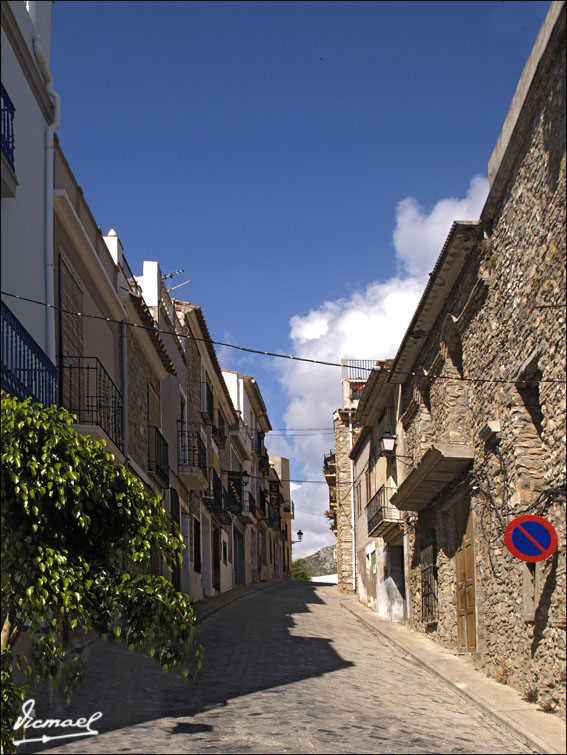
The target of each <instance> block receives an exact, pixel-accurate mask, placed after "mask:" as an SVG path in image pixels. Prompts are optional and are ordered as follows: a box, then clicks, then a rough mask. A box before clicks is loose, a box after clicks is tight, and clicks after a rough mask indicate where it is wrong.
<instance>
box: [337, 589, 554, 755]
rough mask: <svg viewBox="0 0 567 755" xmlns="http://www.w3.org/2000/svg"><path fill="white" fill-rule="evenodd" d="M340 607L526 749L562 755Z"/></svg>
mask: <svg viewBox="0 0 567 755" xmlns="http://www.w3.org/2000/svg"><path fill="white" fill-rule="evenodd" d="M340 605H341V606H342V608H344V609H345V610H346V611H348V612H349V613H350V614H351V615H352V616H354V618H355V619H357V620H358V621H360V622H361V624H364V626H365V627H367V628H368V629H370V630H371V631H372V632H374V634H377V635H379V636H380V637H381V638H385V639H386V640H387V641H388V642H390V643H392V645H395V646H396V647H397V648H398V649H400V650H402V651H403V652H404V653H405V654H406V655H408V656H410V657H411V658H412V660H414V661H415V662H416V663H418V664H419V665H420V666H423V668H425V669H427V670H428V671H429V672H430V673H432V674H435V676H436V677H438V678H439V679H441V680H442V681H443V682H445V683H446V684H448V685H449V686H450V687H451V689H452V690H454V691H455V692H457V693H458V694H459V695H461V697H464V698H465V699H467V700H468V701H469V702H472V703H473V704H474V705H475V706H476V707H477V708H479V709H480V710H481V711H482V712H483V713H485V714H486V715H488V716H490V717H491V718H492V719H493V720H494V721H496V722H497V723H499V724H500V725H501V726H504V727H506V728H507V729H508V730H509V731H510V732H511V733H512V734H514V736H515V737H516V738H517V739H519V740H520V741H521V742H522V743H523V744H525V745H527V746H528V747H531V748H532V749H533V750H534V751H535V752H537V753H542V755H563V753H562V751H561V750H556V749H554V748H553V747H551V746H550V745H549V744H547V743H546V742H543V741H542V740H541V739H540V738H539V737H537V736H535V735H534V734H532V733H531V732H530V731H528V730H527V729H524V727H523V726H520V725H519V724H517V723H516V722H515V721H513V720H512V719H510V718H508V716H506V715H505V714H504V713H501V712H500V711H497V710H494V708H492V707H491V706H490V705H489V704H488V703H487V702H486V701H485V700H483V699H482V698H481V697H479V696H478V695H476V694H475V693H474V692H471V691H470V690H468V689H464V688H462V687H460V686H459V685H458V684H457V683H455V682H454V681H453V680H452V679H451V678H450V677H448V676H446V675H445V674H443V673H442V672H441V671H439V670H438V669H437V668H435V666H434V665H433V664H431V663H429V662H428V661H425V660H424V659H423V658H420V656H419V655H417V654H416V653H415V652H413V651H411V650H409V649H408V648H407V647H406V646H405V645H404V644H403V643H401V642H399V641H398V640H396V639H394V638H392V637H390V635H388V634H386V633H385V632H382V631H380V629H379V628H378V627H376V626H374V624H372V623H371V622H369V621H367V620H366V619H365V618H364V616H360V615H359V614H358V613H356V611H353V610H352V609H351V608H350V606H349V605H348V603H347V601H341V602H340Z"/></svg>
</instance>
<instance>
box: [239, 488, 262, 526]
mask: <svg viewBox="0 0 567 755" xmlns="http://www.w3.org/2000/svg"><path fill="white" fill-rule="evenodd" d="M239 516H240V519H241V520H242V521H243V522H244V523H245V524H256V521H257V517H258V510H257V508H256V499H255V498H254V496H253V495H252V493H250V492H249V491H243V495H242V509H241V511H240V515H239Z"/></svg>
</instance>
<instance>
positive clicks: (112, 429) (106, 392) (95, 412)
mask: <svg viewBox="0 0 567 755" xmlns="http://www.w3.org/2000/svg"><path fill="white" fill-rule="evenodd" d="M59 395H60V402H61V404H62V405H63V406H64V407H65V408H66V409H67V410H68V411H70V412H71V413H72V414H75V415H76V417H77V422H78V423H79V424H85V425H98V427H100V428H101V429H102V430H104V432H105V433H106V435H107V436H108V437H109V438H110V440H111V441H112V442H113V443H114V445H115V446H117V448H119V449H120V450H122V440H123V439H122V412H123V403H122V394H121V393H120V391H119V390H118V388H117V387H116V385H115V384H114V382H113V381H112V378H111V377H110V375H109V374H108V372H107V371H106V370H105V369H104V367H103V366H102V364H101V363H100V362H99V360H98V359H97V358H96V357H72V356H65V357H61V361H60V367H59Z"/></svg>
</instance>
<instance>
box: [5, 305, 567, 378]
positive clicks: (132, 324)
mask: <svg viewBox="0 0 567 755" xmlns="http://www.w3.org/2000/svg"><path fill="white" fill-rule="evenodd" d="M0 293H1V295H2V296H9V297H11V298H13V299H18V300H20V301H27V302H29V303H31V304H37V305H39V306H43V307H48V308H50V309H54V310H56V311H58V312H62V313H63V314H68V315H73V316H75V317H86V318H89V319H92V320H103V321H105V322H110V323H116V324H120V323H124V324H125V325H128V326H130V327H133V328H138V329H140V330H150V331H152V332H153V333H159V334H162V335H168V336H173V337H177V338H186V339H188V340H193V341H201V342H203V343H210V344H213V345H215V346H225V347H226V348H229V349H237V350H239V351H246V352H248V353H251V354H259V355H261V356H271V357H275V358H279V359H290V360H293V361H295V362H308V363H310V364H318V365H322V366H326V367H344V365H343V364H342V363H341V362H326V361H323V360H321V359H308V358H307V357H297V356H294V355H291V354H277V353H276V352H273V351H262V350H261V349H252V348H248V347H246V346H237V345H235V344H232V343H224V342H223V341H215V340H213V339H212V338H201V337H198V336H193V335H188V334H186V333H177V332H172V331H170V330H163V329H161V328H158V327H157V326H149V325H141V324H138V323H135V322H128V321H125V320H116V319H114V318H112V317H104V316H103V315H87V314H85V313H83V312H73V311H71V310H67V309H63V308H62V307H57V306H55V305H53V304H47V303H46V302H41V301H38V300H37V299H30V298H28V297H25V296H18V295H17V294H11V293H8V292H7V291H1V292H0ZM362 361H365V360H362ZM366 361H374V360H366ZM375 361H378V360H375ZM357 369H359V370H361V371H363V372H368V373H370V372H372V371H373V370H374V368H373V367H357ZM382 371H384V372H390V373H391V372H392V370H391V369H390V370H388V369H387V368H384V367H382ZM397 373H398V374H400V375H412V376H414V377H427V375H424V374H423V373H420V372H413V371H408V372H405V371H401V370H397ZM429 379H430V380H456V381H460V382H467V383H499V384H505V385H507V384H510V385H517V384H518V383H519V382H524V383H529V382H530V381H517V380H505V379H503V378H479V377H477V378H474V377H468V376H467V377H465V376H464V375H463V376H460V375H432V376H430V377H429ZM538 382H539V383H557V384H561V385H565V382H566V381H565V380H558V379H550V378H547V379H544V378H542V379H540V380H538Z"/></svg>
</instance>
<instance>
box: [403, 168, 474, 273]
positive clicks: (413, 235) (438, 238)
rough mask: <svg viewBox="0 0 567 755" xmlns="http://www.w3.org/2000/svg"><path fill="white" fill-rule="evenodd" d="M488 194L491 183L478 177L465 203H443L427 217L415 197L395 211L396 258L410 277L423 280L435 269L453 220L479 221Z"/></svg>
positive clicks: (444, 201) (470, 186) (459, 200)
mask: <svg viewBox="0 0 567 755" xmlns="http://www.w3.org/2000/svg"><path fill="white" fill-rule="evenodd" d="M487 194H488V179H487V178H485V177H484V176H475V177H474V178H473V179H472V180H471V182H470V185H469V190H468V192H467V195H466V197H464V198H463V199H455V198H449V199H440V200H439V201H438V202H437V203H436V205H435V206H434V207H433V209H432V210H431V212H429V213H427V212H426V211H425V210H424V209H423V207H422V206H421V205H420V204H419V202H418V201H417V200H416V199H415V198H414V197H406V198H405V199H402V201H401V202H399V203H398V206H397V208H396V228H395V230H394V246H395V248H396V257H397V258H398V260H399V261H400V262H401V263H402V265H403V267H404V269H405V270H406V271H407V273H408V274H409V275H415V276H418V277H420V276H423V275H427V273H428V272H429V271H430V270H431V268H432V267H433V265H434V263H435V260H436V259H437V257H438V256H439V252H440V251H441V247H442V245H443V242H444V241H445V238H446V236H447V233H448V232H449V229H450V228H451V224H452V223H453V221H454V220H476V219H477V218H478V216H479V215H480V211H481V209H482V206H483V204H484V200H485V199H486V195H487Z"/></svg>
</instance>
